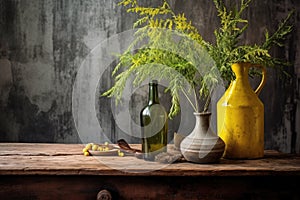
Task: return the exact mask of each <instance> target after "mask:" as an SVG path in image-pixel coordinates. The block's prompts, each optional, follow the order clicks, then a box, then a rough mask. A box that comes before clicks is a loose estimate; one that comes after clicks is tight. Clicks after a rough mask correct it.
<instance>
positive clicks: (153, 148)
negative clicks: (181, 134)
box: [140, 80, 168, 161]
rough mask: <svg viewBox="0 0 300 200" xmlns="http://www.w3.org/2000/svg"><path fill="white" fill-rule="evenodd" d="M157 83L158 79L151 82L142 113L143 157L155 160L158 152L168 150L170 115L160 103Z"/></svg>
mask: <svg viewBox="0 0 300 200" xmlns="http://www.w3.org/2000/svg"><path fill="white" fill-rule="evenodd" d="M157 85H158V83H157V81H156V80H152V81H151V82H150V83H149V96H148V105H146V106H145V107H144V108H143V109H142V110H141V113H140V122H141V127H142V152H143V158H144V159H145V160H150V161H154V159H155V156H156V155H157V154H159V153H161V152H166V151H167V143H168V116H167V112H166V110H165V108H164V107H163V106H162V105H161V104H160V103H159V98H158V87H157Z"/></svg>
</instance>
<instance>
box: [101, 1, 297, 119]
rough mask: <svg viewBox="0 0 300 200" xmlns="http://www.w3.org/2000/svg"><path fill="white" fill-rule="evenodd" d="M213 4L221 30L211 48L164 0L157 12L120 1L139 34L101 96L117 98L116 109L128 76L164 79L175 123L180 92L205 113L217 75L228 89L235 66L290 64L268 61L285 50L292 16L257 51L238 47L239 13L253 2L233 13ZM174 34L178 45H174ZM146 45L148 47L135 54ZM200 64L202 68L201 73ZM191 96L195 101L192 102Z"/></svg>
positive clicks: (243, 27)
mask: <svg viewBox="0 0 300 200" xmlns="http://www.w3.org/2000/svg"><path fill="white" fill-rule="evenodd" d="M213 1H214V4H215V7H216V9H217V12H218V17H219V18H220V27H219V28H218V29H216V30H215V31H214V35H215V38H216V41H215V43H214V44H212V43H209V42H207V41H205V40H204V39H203V37H202V36H201V34H200V33H199V31H198V30H197V28H196V27H195V26H193V24H192V21H188V20H187V18H186V17H185V15H184V13H178V14H175V12H174V11H173V10H172V8H171V7H170V5H169V3H168V2H167V0H162V4H161V5H160V6H157V7H145V6H142V5H140V4H139V2H138V1H137V0H122V1H121V2H120V3H119V4H118V5H120V6H124V7H127V12H133V13H136V14H138V15H139V19H138V20H137V21H136V22H135V23H134V24H133V27H134V28H139V29H138V30H137V31H136V32H135V36H136V37H135V40H134V41H133V42H132V44H131V45H130V46H129V47H128V49H127V50H126V51H125V52H124V53H123V54H121V55H120V56H119V63H118V65H117V66H116V67H115V69H114V71H113V74H112V76H113V77H114V80H115V83H114V85H113V86H112V88H110V89H109V90H108V91H106V92H105V93H104V94H103V95H104V96H108V97H115V98H116V102H117V103H118V102H119V101H121V97H122V92H123V90H124V87H125V84H126V82H127V80H128V79H129V78H130V77H132V75H133V76H134V77H135V78H134V81H133V83H134V84H135V85H139V84H141V83H142V82H143V81H144V80H147V79H152V78H155V79H166V80H169V86H168V87H167V91H169V92H170V94H171V96H172V106H171V109H170V111H169V117H173V116H175V115H176V114H177V113H178V112H179V111H180V104H179V102H180V95H179V94H180V92H182V93H183V94H184V95H185V96H186V98H187V99H188V101H189V102H190V103H191V105H192V107H193V108H194V110H195V111H196V112H199V111H200V109H202V110H203V111H206V110H207V109H208V106H209V102H210V91H211V89H212V88H214V86H215V85H217V84H218V82H219V81H220V80H218V78H217V77H218V72H220V75H221V78H222V80H223V81H224V82H225V83H226V84H228V83H230V82H231V81H232V80H233V79H234V74H233V72H232V70H231V65H232V64H233V63H236V62H250V63H254V64H260V65H264V66H267V67H274V66H278V67H279V68H280V67H281V66H286V65H287V64H288V63H287V62H285V61H283V60H280V59H278V58H274V57H272V56H271V55H270V54H269V50H270V48H271V47H272V46H274V45H277V46H282V45H283V44H284V43H283V42H284V40H285V39H286V37H287V35H288V34H289V33H290V32H291V31H292V26H290V25H289V24H288V23H289V20H290V18H291V16H292V14H293V12H291V13H289V15H288V16H287V17H286V18H285V19H284V20H283V21H282V22H281V23H280V24H279V26H278V28H277V30H276V31H275V32H274V33H273V34H271V35H270V33H269V32H268V31H266V32H265V42H263V43H262V44H261V45H257V44H254V45H242V42H243V41H241V35H242V34H243V33H244V32H245V31H246V30H247V28H248V20H246V19H244V18H243V17H242V13H243V12H244V11H245V9H246V8H247V7H248V6H249V4H250V2H251V0H241V2H240V5H239V7H235V8H232V9H228V8H227V7H226V6H225V5H224V3H223V1H222V0H213ZM162 30H165V31H162ZM166 30H168V31H166ZM174 31H176V32H175V33H176V35H178V36H179V37H181V39H178V38H177V40H176V38H175V39H174ZM187 38H188V39H187ZM145 40H146V41H147V43H146V44H144V45H141V46H139V48H138V50H135V49H136V46H137V45H138V44H139V43H140V42H141V41H145ZM191 40H192V41H193V42H190V41H191ZM204 51H205V52H206V54H205V53H203V52H204ZM195 55H197V56H195ZM199 55H200V56H199ZM201 55H202V56H201ZM205 57H206V58H205ZM207 57H211V58H212V59H213V61H214V62H215V63H213V64H212V63H210V62H209V61H207V60H206V59H207ZM199 63H204V64H205V65H206V67H204V70H203V65H201V66H199ZM254 75H257V74H254ZM187 82H188V85H189V87H188V89H187V87H186V85H187V84H186V83H187ZM190 94H193V95H194V99H195V100H194V99H193V98H191V97H190ZM200 98H206V99H207V101H206V102H207V103H206V104H205V105H204V107H203V108H199V106H198V101H199V99H200Z"/></svg>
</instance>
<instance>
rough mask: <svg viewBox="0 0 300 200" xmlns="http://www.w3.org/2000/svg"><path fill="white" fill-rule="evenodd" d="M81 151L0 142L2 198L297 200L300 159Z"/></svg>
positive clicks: (299, 195)
mask: <svg viewBox="0 0 300 200" xmlns="http://www.w3.org/2000/svg"><path fill="white" fill-rule="evenodd" d="M83 147H84V145H82V144H35V143H0V175H1V179H0V199H5V200H6V199H55V200H57V199H72V200H74V199H97V194H98V193H101V194H104V196H101V195H98V199H101V198H102V199H104V197H109V195H111V196H112V197H113V199H300V190H299V182H300V155H292V154H283V153H278V152H276V151H265V157H264V158H262V159H256V160H227V159H221V161H220V163H217V164H194V163H189V162H178V163H172V164H161V163H156V162H148V161H144V160H141V159H137V158H136V157H134V156H125V157H118V156H83V153H82V148H83ZM105 195H106V196H105Z"/></svg>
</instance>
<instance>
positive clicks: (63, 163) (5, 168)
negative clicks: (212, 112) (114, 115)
mask: <svg viewBox="0 0 300 200" xmlns="http://www.w3.org/2000/svg"><path fill="white" fill-rule="evenodd" d="M138 146H139V145H135V146H134V147H138ZM83 147H84V145H82V144H31V143H16V144H14V143H1V144H0V174H1V175H113V176H144V175H147V176H273V175H282V176H283V175H284V176H285V175H287V176H289V175H290V176H291V175H293V176H300V155H296V154H295V155H293V154H283V153H278V152H276V151H266V152H265V157H264V158H263V159H257V160H227V159H221V161H220V163H217V164H194V163H189V162H178V163H172V164H161V163H157V162H148V161H144V160H141V159H138V158H136V157H134V156H125V157H118V156H83V154H82V148H83ZM169 148H171V146H169Z"/></svg>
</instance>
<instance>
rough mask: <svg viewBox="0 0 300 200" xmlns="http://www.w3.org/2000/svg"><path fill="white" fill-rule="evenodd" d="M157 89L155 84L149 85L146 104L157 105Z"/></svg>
mask: <svg viewBox="0 0 300 200" xmlns="http://www.w3.org/2000/svg"><path fill="white" fill-rule="evenodd" d="M158 103H159V99H158V88H157V84H156V83H149V97H148V104H149V105H150V104H158Z"/></svg>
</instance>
